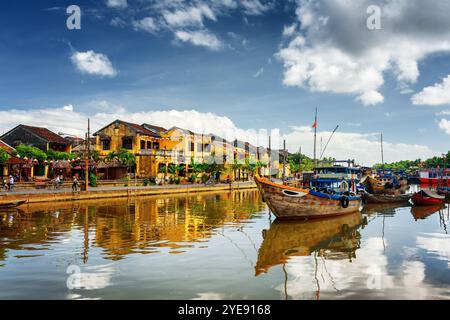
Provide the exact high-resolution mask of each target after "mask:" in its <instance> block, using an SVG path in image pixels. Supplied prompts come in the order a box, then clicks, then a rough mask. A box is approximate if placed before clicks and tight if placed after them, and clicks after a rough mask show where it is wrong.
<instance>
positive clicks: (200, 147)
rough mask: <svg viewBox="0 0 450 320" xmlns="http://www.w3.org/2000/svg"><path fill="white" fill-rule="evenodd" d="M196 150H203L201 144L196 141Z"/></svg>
mask: <svg viewBox="0 0 450 320" xmlns="http://www.w3.org/2000/svg"><path fill="white" fill-rule="evenodd" d="M197 151H198V152H202V151H204V150H203V144H201V143H197Z"/></svg>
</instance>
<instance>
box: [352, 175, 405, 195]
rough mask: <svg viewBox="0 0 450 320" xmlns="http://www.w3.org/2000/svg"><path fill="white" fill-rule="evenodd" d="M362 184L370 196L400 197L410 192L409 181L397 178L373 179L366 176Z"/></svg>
mask: <svg viewBox="0 0 450 320" xmlns="http://www.w3.org/2000/svg"><path fill="white" fill-rule="evenodd" d="M361 184H362V185H364V186H365V187H366V190H367V191H368V192H369V193H370V194H374V195H378V194H381V195H400V194H405V193H406V191H407V190H408V181H407V180H406V179H397V178H396V177H390V178H386V177H385V178H373V177H371V176H366V177H364V178H363V179H362V180H361Z"/></svg>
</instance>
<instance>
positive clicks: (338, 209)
mask: <svg viewBox="0 0 450 320" xmlns="http://www.w3.org/2000/svg"><path fill="white" fill-rule="evenodd" d="M255 182H256V184H257V185H258V188H259V190H260V191H261V193H262V197H263V200H264V201H266V202H267V205H268V206H269V208H270V210H271V211H272V212H273V214H274V215H275V216H276V217H277V218H279V219H302V218H303V219H313V218H325V217H330V216H338V215H344V214H349V213H353V212H358V211H360V209H361V204H362V202H361V197H360V196H356V195H354V196H353V195H351V194H348V195H347V194H342V195H337V194H327V193H321V192H317V191H313V190H304V189H299V188H293V187H288V186H285V185H280V184H276V183H273V182H271V181H268V180H267V179H265V178H261V177H259V176H255Z"/></svg>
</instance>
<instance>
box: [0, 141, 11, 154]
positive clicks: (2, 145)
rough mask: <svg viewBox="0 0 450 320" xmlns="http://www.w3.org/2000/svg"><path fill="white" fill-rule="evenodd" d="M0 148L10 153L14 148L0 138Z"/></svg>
mask: <svg viewBox="0 0 450 320" xmlns="http://www.w3.org/2000/svg"><path fill="white" fill-rule="evenodd" d="M0 148H2V149H3V150H5V151H6V152H8V153H11V152H13V151H14V148H13V147H11V146H10V145H9V144H7V143H6V142H4V141H2V140H0Z"/></svg>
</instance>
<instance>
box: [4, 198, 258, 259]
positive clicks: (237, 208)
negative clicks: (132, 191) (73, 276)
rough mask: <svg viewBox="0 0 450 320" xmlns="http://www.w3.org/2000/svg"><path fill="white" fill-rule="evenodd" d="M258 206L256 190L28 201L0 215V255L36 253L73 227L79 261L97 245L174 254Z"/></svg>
mask: <svg viewBox="0 0 450 320" xmlns="http://www.w3.org/2000/svg"><path fill="white" fill-rule="evenodd" d="M262 208H263V205H262V204H261V203H260V202H259V201H258V194H257V193H256V192H233V193H228V192H227V193H219V194H212V195H194V196H187V197H186V196H184V197H170V198H169V197H168V198H151V197H150V198H141V199H138V200H136V201H133V202H127V201H126V200H111V201H108V202H107V203H100V204H99V203H98V202H82V203H69V204H62V203H58V204H53V205H51V206H48V204H46V205H30V206H29V207H28V208H27V209H25V210H15V211H9V212H2V214H1V215H0V218H1V221H0V260H5V259H6V255H7V252H8V251H9V250H21V251H25V252H26V251H29V252H30V254H25V255H23V254H22V255H20V256H17V255H16V258H27V257H34V256H38V255H39V254H38V253H36V251H40V250H46V248H47V247H48V246H49V245H50V244H52V243H54V242H57V241H58V239H60V238H61V236H62V235H70V233H71V231H72V230H80V231H81V232H82V234H83V248H82V250H81V251H82V252H81V254H82V257H83V262H84V263H87V261H88V259H89V249H90V247H99V248H102V249H103V254H104V256H105V258H106V259H109V260H121V259H123V258H124V257H125V256H126V255H128V254H132V253H141V254H148V253H157V252H160V250H161V249H163V248H167V249H168V250H169V253H172V254H179V253H183V252H184V250H185V249H187V248H194V247H200V248H205V247H207V239H209V238H211V236H212V235H213V234H214V229H215V228H217V227H218V226H222V225H224V224H239V223H243V222H246V221H248V220H249V219H250V215H251V214H252V213H255V212H258V211H261V210H262Z"/></svg>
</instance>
